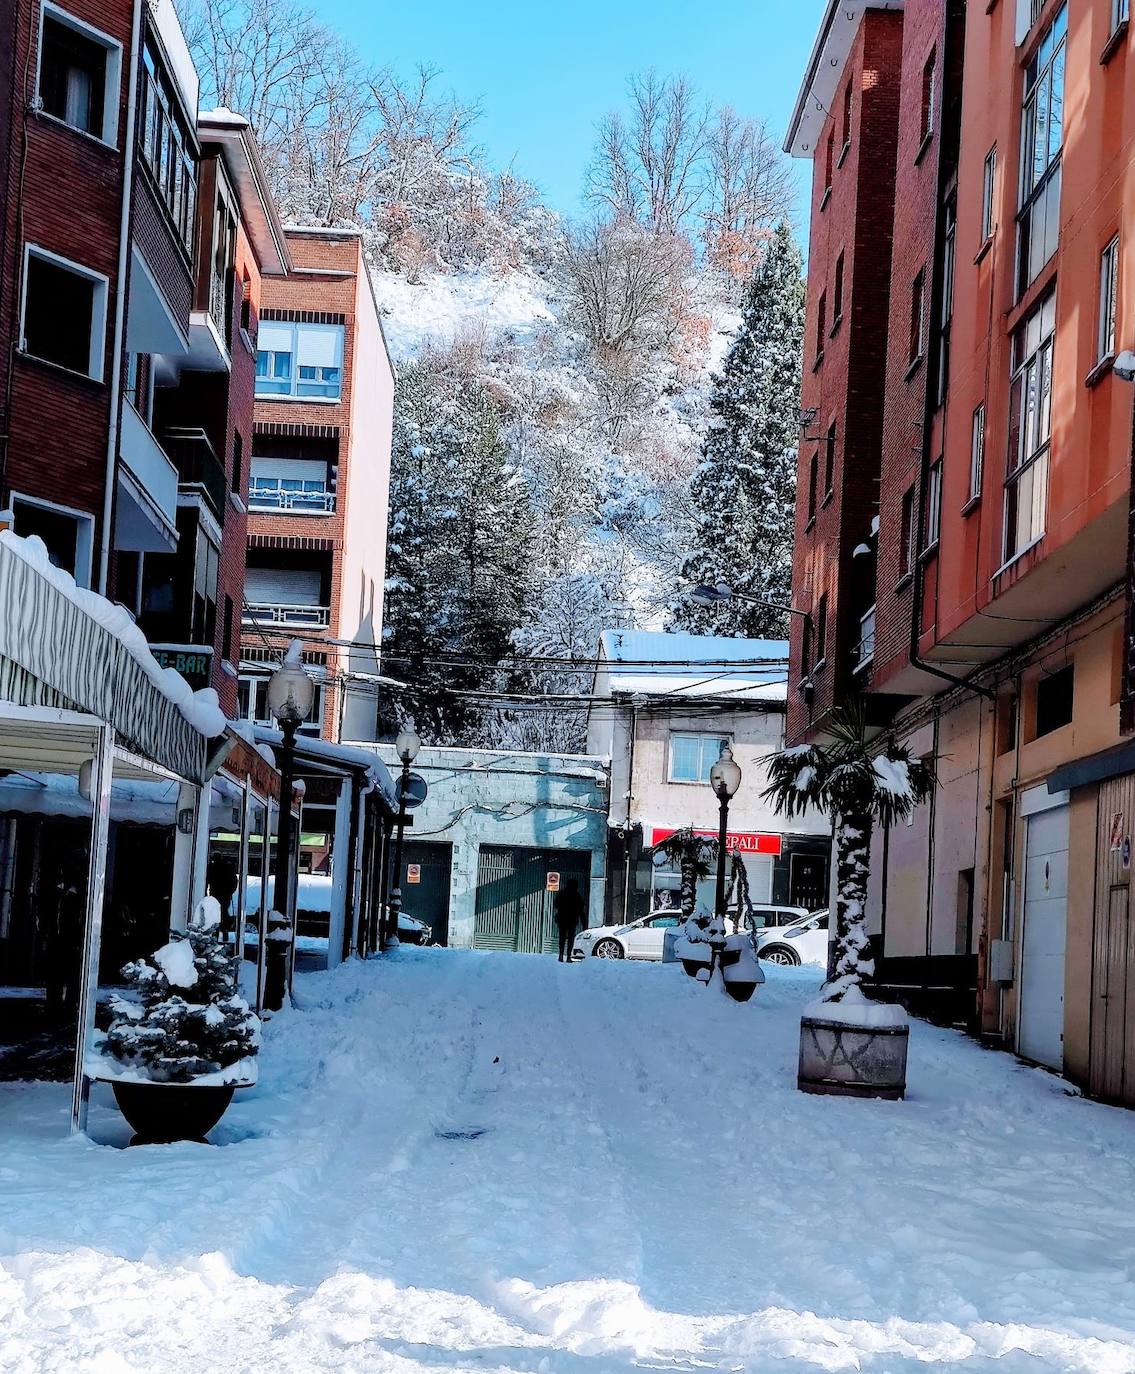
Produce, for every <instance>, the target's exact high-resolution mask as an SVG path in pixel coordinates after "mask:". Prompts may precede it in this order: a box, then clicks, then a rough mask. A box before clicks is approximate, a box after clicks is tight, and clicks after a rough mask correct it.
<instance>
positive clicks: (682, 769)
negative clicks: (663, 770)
mask: <svg viewBox="0 0 1135 1374" xmlns="http://www.w3.org/2000/svg"><path fill="white" fill-rule="evenodd" d="M699 745H700V742H699V740H698V737H697V736H696V735H671V737H670V776H671V777H672V778H673V779H674V781H675V782H698V781H699V778H700V747H699Z"/></svg>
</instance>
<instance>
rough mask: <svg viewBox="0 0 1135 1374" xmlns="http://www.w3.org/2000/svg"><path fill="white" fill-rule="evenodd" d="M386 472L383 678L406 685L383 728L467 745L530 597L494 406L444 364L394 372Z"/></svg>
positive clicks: (525, 514)
mask: <svg viewBox="0 0 1135 1374" xmlns="http://www.w3.org/2000/svg"><path fill="white" fill-rule="evenodd" d="M398 395H399V402H398V407H397V413H396V421H395V432H394V446H393V457H392V465H391V494H390V509H391V516H390V533H389V537H388V542H387V580H386V598H385V612H384V628H383V657H384V662H385V665H386V671H387V673H388V674H389V675H390V676H392V677H395V678H396V679H398V680H401V681H402V682H404V683H406V684H407V689H408V690H407V691H405V692H404V693H403V694H401V695H400V696H399V698H398V700H397V702H396V703H394V705H395V707H396V710H395V712H394V713H393V715H392V714H391V712H390V711H387V712H385V713H384V714H385V716H386V723H387V724H388V725H390V724H392V723H394V722H395V721H396V720H397V719H398V718H399V717H401V718H405V717H406V716H410V717H412V718H413V719H414V720H415V722H416V724H417V726H418V728H419V730H420V731H421V732H422V733H423V735H424V737H425V738H426V739H427V741H429V742H432V743H445V742H451V741H452V742H460V743H470V742H474V743H475V742H477V739H476V738H474V739H470V738H469V737H468V736H469V734H470V731H471V729H472V728H473V727H474V726H475V723H476V721H477V720H478V719H479V717H480V715H481V712H482V709H483V708H481V707H479V706H477V705H476V704H475V703H474V702H472V701H471V700H467V699H465V698H463V697H462V696H460V695H454V694H455V693H458V694H460V693H465V692H469V691H472V690H485V689H491V688H492V687H494V686H495V676H494V671H493V670H494V667H495V665H496V664H498V663H499V662H500V660H501V659H502V658H503V657H504V656H505V655H506V654H507V653H508V652H509V650H510V648H511V644H512V636H513V634H514V632H515V631H516V629H517V628H518V626H519V625H520V624H521V623H522V621H523V619H524V616H525V613H526V610H527V608H528V604H529V600H530V596H531V581H532V570H531V552H532V550H531V545H532V512H531V504H530V500H529V493H528V484H527V481H526V480H525V477H524V474H523V473H522V472H520V471H519V470H518V468H517V467H516V465H515V464H514V463H513V462H512V460H511V457H510V454H509V452H508V449H507V447H506V445H505V443H504V441H503V439H502V437H501V429H500V417H499V413H498V410H497V407H496V404H495V402H494V401H493V399H492V397H491V396H490V395H489V393H488V391H487V390H486V389H485V387H484V386H483V385H482V384H481V383H480V382H479V381H478V380H477V379H475V378H472V379H471V378H469V377H466V376H463V375H461V374H460V373H459V372H458V371H457V370H455V369H454V368H452V367H451V366H449V365H448V360H447V359H446V358H444V357H443V356H434V357H430V358H427V359H424V360H422V361H420V362H417V363H413V364H410V365H408V366H406V367H404V368H402V369H401V370H400V372H399V378H398Z"/></svg>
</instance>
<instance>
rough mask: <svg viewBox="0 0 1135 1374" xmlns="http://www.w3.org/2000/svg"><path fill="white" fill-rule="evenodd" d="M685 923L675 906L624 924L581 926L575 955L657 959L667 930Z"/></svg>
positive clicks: (598, 957) (599, 957)
mask: <svg viewBox="0 0 1135 1374" xmlns="http://www.w3.org/2000/svg"><path fill="white" fill-rule="evenodd" d="M681 924H682V913H681V912H680V911H675V910H674V908H673V907H667V908H666V909H665V910H663V911H652V912H651V913H650V915H649V916H642V917H640V918H639V920H637V921H631V922H630V923H629V924H628V925H621V926H593V927H592V928H591V929H590V930H581V931H580V932H579V934H578V935H577V936H576V937H575V944H574V945H573V947H572V951H571V957H572V958H573V959H586V958H587V956H588V955H589V954H594V955H595V957H596V958H597V959H654V960H661V958H662V945H663V942H664V940H665V939H666V932H667V931H668V930H673V929H674V927H675V926H680V925H681Z"/></svg>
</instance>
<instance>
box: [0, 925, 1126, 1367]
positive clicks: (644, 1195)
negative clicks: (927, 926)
mask: <svg viewBox="0 0 1135 1374" xmlns="http://www.w3.org/2000/svg"><path fill="white" fill-rule="evenodd" d="M817 981H818V979H817V975H816V974H815V973H813V972H809V971H807V970H793V969H786V970H780V969H775V968H772V969H770V970H769V981H768V983H767V984H766V985H765V986H764V987H763V988H761V989H760V990H759V991H758V993H757V996H756V997H755V998H754V999H753V1001H752V1002H751V1003H749V1004H748V1005H747V1006H737V1005H735V1004H733V1003H732V1002H729V1001H728V1000H727V999H726V998H724V997H719V996H717V995H716V993H715V992H708V993H707V992H706V990H704V989H703V988H702V987H700V986H699V985H698V984H696V983H694V982H693V981H692V980H690V979H687V978H686V977H685V976H684V975H683V974H682V972H681V970H680V969H678V968H676V967H660V966H644V965H634V964H617V963H607V962H604V961H600V960H595V959H593V960H590V961H589V962H588V963H587V964H586V965H583V966H577V967H569V966H564V965H560V964H557V963H556V962H555V961H554V960H551V959H549V958H546V957H535V956H520V955H499V954H472V953H458V952H451V951H444V950H437V951H434V950H420V951H417V950H415V951H411V950H403V951H400V952H399V953H398V954H396V955H394V956H392V957H391V958H389V959H387V960H385V961H375V962H372V963H370V964H367V965H359V964H352V965H349V966H346V967H344V968H342V969H339V970H337V971H335V972H334V973H331V974H314V975H308V976H306V977H303V978H301V979H300V980H299V983H298V988H297V993H298V999H299V1001H300V1002H301V1004H302V1006H301V1009H299V1010H296V1011H290V1012H288V1013H286V1014H285V1015H283V1016H281V1017H279V1018H277V1019H276V1021H274V1022H273V1024H272V1025H271V1027H270V1028H269V1030H268V1034H267V1042H266V1046H265V1050H264V1054H263V1058H262V1061H261V1082H260V1086H259V1087H258V1088H257V1089H255V1090H254V1091H253V1092H252V1093H249V1094H246V1095H244V1096H243V1098H242V1099H241V1100H239V1101H238V1102H237V1103H236V1104H234V1106H233V1108H232V1109H230V1112H229V1114H228V1116H227V1117H226V1119H225V1121H224V1122H223V1123H222V1125H221V1126H220V1127H219V1128H218V1130H217V1132H216V1133H215V1135H214V1139H215V1140H216V1141H217V1142H218V1144H219V1146H220V1148H211V1147H207V1146H201V1145H178V1146H167V1147H146V1148H139V1149H130V1150H126V1149H121V1148H112V1147H113V1146H116V1145H121V1144H122V1143H123V1141H124V1139H125V1136H126V1131H125V1129H124V1127H123V1126H122V1124H121V1122H120V1120H119V1118H118V1117H117V1114H116V1113H115V1111H114V1109H113V1106H111V1105H110V1104H109V1103H108V1101H106V1100H105V1099H102V1098H101V1097H99V1098H98V1099H97V1100H96V1106H95V1109H94V1110H93V1111H92V1133H93V1134H94V1135H95V1136H96V1137H97V1138H98V1140H99V1141H102V1142H106V1143H102V1144H100V1143H96V1142H95V1141H91V1140H84V1139H78V1138H76V1139H67V1138H65V1137H64V1134H63V1133H64V1130H65V1126H66V1117H67V1107H68V1102H67V1097H68V1094H67V1091H66V1090H65V1089H64V1088H62V1087H60V1086H58V1085H25V1086H21V1085H4V1086H3V1087H0V1370H2V1371H4V1374H33V1372H34V1374H46V1372H47V1371H63V1370H66V1371H68V1374H159V1371H160V1372H161V1374H171V1372H172V1374H181V1371H193V1372H194V1374H202V1372H203V1371H209V1372H210V1374H211V1372H212V1371H225V1374H293V1372H294V1374H301V1371H302V1374H313V1372H317V1371H332V1370H333V1371H336V1372H337V1374H352V1372H353V1371H368V1372H369V1371H373V1372H374V1374H409V1372H410V1371H458V1370H460V1371H465V1370H477V1371H481V1372H482V1374H484V1371H525V1374H537V1372H538V1371H546V1372H547V1374H621V1371H627V1370H640V1369H649V1370H707V1369H708V1370H746V1371H758V1370H781V1371H783V1370H786V1369H790V1368H804V1369H807V1368H813V1367H814V1368H819V1369H826V1370H841V1369H865V1370H878V1371H886V1374H895V1372H896V1371H906V1370H915V1369H919V1370H925V1369H927V1367H933V1368H935V1369H938V1370H954V1369H964V1370H990V1371H992V1370H996V1371H999V1374H1016V1372H1017V1371H1025V1370H1029V1371H1033V1370H1037V1369H1056V1370H1070V1371H1071V1370H1075V1371H1099V1372H1100V1374H1113V1372H1115V1371H1123V1370H1135V1278H1133V1274H1132V1267H1133V1264H1135V1217H1133V1200H1135V1148H1133V1147H1135V1115H1133V1114H1128V1113H1124V1112H1121V1111H1117V1110H1114V1109H1110V1108H1106V1107H1101V1106H1097V1105H1094V1104H1092V1103H1088V1102H1085V1101H1083V1100H1082V1099H1077V1098H1075V1097H1073V1096H1070V1095H1068V1094H1067V1093H1066V1092H1065V1091H1064V1087H1063V1085H1062V1084H1061V1082H1060V1081H1059V1080H1057V1079H1055V1078H1052V1077H1050V1076H1048V1075H1045V1074H1042V1073H1040V1072H1038V1071H1033V1070H1029V1069H1025V1068H1022V1067H1021V1066H1019V1065H1017V1064H1016V1063H1015V1062H1014V1061H1013V1060H1012V1059H1011V1058H1009V1057H1008V1056H1005V1055H999V1054H995V1053H992V1052H990V1051H986V1050H983V1049H981V1048H980V1047H979V1046H977V1045H976V1044H974V1043H972V1042H970V1041H967V1040H966V1039H965V1038H964V1037H962V1036H960V1035H957V1034H954V1033H951V1032H947V1031H940V1030H935V1029H933V1028H930V1027H926V1026H922V1025H916V1026H915V1027H914V1028H913V1029H912V1033H911V1046H910V1095H909V1097H908V1099H907V1101H906V1102H903V1103H878V1102H853V1101H839V1100H827V1099H822V1098H815V1097H806V1096H804V1095H802V1094H800V1093H798V1092H797V1091H796V1089H795V1054H796V1038H797V1018H798V1013H799V1007H800V1005H801V1003H803V1002H804V1001H806V1000H807V999H808V997H809V996H811V995H812V994H813V992H814V989H815V987H816V984H817ZM100 1091H101V1090H100Z"/></svg>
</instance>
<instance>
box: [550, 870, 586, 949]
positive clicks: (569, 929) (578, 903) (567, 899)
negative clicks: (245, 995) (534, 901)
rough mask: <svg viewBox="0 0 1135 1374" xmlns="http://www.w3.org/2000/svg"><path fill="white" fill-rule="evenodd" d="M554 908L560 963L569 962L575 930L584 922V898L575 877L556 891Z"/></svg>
mask: <svg viewBox="0 0 1135 1374" xmlns="http://www.w3.org/2000/svg"><path fill="white" fill-rule="evenodd" d="M553 909H554V911H555V917H556V926H557V928H558V930H559V932H560V963H561V964H568V963H570V962H571V947H572V945H573V944H574V943H575V932H576V931H577V930H578V929H579V927H580V925H581V924H582V923H583V898H582V897H581V896H580V895H579V884H578V883H577V882H576V880H575V879H574V878H569V879H568V880H567V882H566V883H565V884H564V886H563V890H562V891H560V892H557V893H556V900H555V905H554V908H553Z"/></svg>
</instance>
